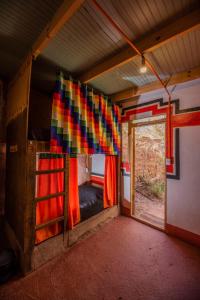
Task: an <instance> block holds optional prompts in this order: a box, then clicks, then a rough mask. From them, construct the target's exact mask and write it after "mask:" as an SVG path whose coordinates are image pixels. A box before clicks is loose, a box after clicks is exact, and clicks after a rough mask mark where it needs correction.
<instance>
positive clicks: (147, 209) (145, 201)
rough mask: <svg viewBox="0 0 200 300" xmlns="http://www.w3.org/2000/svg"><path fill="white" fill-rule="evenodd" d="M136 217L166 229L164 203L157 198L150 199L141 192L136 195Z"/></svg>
mask: <svg viewBox="0 0 200 300" xmlns="http://www.w3.org/2000/svg"><path fill="white" fill-rule="evenodd" d="M134 215H135V217H137V218H139V219H141V220H143V221H146V222H149V223H151V224H153V225H154V226H157V227H159V228H164V215H165V207H164V201H163V200H159V199H157V198H152V199H149V198H147V197H145V196H144V195H142V194H141V193H139V192H136V195H135V211H134Z"/></svg>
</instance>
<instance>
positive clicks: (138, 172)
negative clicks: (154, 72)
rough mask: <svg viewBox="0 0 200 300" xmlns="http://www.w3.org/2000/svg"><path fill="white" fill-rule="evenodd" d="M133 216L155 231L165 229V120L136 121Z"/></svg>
mask: <svg viewBox="0 0 200 300" xmlns="http://www.w3.org/2000/svg"><path fill="white" fill-rule="evenodd" d="M131 131H132V132H131V134H132V139H131V140H132V154H133V156H132V180H131V183H132V184H131V194H132V215H133V217H134V218H136V219H138V220H141V221H142V222H145V223H148V224H150V225H152V226H154V227H156V228H159V229H164V228H165V210H166V208H165V205H166V201H165V199H166V167H165V120H163V119H162V118H160V116H159V117H152V118H148V119H143V120H138V121H136V120H135V121H133V123H132V124H131Z"/></svg>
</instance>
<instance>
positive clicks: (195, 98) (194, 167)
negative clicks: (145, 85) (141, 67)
mask: <svg viewBox="0 0 200 300" xmlns="http://www.w3.org/2000/svg"><path fill="white" fill-rule="evenodd" d="M159 98H164V100H167V99H166V96H165V94H164V93H163V92H162V91H157V92H154V93H152V92H151V93H148V94H146V95H143V96H142V97H140V98H139V99H137V101H136V102H135V103H134V104H139V103H145V102H148V101H151V100H154V99H159ZM172 99H180V108H181V109H187V108H192V107H197V106H200V80H194V81H191V82H188V83H186V84H180V85H178V86H177V87H176V88H175V90H174V92H173V96H172ZM132 104H133V103H131V105H132ZM129 105H130V104H124V106H129ZM124 198H125V199H126V200H128V201H130V177H127V176H125V177H124ZM167 223H168V224H171V225H174V226H177V227H180V228H183V229H185V230H188V231H191V232H193V233H197V234H200V126H186V127H182V128H180V180H174V179H167Z"/></svg>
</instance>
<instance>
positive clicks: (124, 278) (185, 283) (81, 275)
mask: <svg viewBox="0 0 200 300" xmlns="http://www.w3.org/2000/svg"><path fill="white" fill-rule="evenodd" d="M0 299H1V300H24V299H27V300H28V299H30V300H31V299H32V300H34V299H35V300H40V299H41V300H153V299H159V300H168V299H169V300H199V299H200V249H197V248H195V247H193V246H191V245H189V244H186V243H184V242H182V241H180V240H178V239H175V238H172V237H169V236H167V235H166V234H164V233H162V232H160V231H158V230H155V229H152V228H150V227H148V226H146V225H143V224H141V223H138V222H137V221H134V220H133V219H131V218H126V217H118V218H116V219H115V220H113V221H111V222H109V223H107V224H105V225H104V226H102V227H101V228H100V230H99V231H97V232H96V233H94V234H93V235H91V236H89V237H88V238H87V239H85V240H83V241H81V242H80V243H78V244H76V245H75V246H74V247H73V248H71V249H70V250H69V251H68V252H66V253H64V254H62V255H61V256H59V257H57V258H56V259H54V260H52V261H51V262H49V263H48V264H46V265H44V266H43V267H42V268H40V269H39V270H37V271H36V272H34V273H32V274H30V275H28V276H27V277H25V278H21V279H18V280H15V281H12V282H9V283H7V284H5V285H3V286H1V288H0Z"/></svg>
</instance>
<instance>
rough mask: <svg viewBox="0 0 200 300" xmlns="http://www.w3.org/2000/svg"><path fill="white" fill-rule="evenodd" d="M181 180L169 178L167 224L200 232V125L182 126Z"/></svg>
mask: <svg viewBox="0 0 200 300" xmlns="http://www.w3.org/2000/svg"><path fill="white" fill-rule="evenodd" d="M180 162H181V165H180V171H181V173H180V180H172V179H168V180H167V223H169V224H172V225H175V226H177V227H180V228H183V229H186V230H188V231H191V232H194V233H197V234H200V126H193V127H184V128H180Z"/></svg>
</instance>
